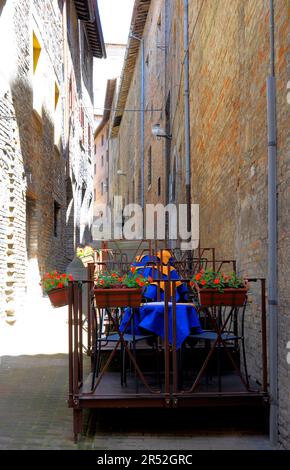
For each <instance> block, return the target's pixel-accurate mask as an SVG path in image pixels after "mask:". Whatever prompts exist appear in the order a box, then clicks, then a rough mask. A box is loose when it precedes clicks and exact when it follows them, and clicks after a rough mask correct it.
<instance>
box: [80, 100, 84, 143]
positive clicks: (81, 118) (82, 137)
mask: <svg viewBox="0 0 290 470" xmlns="http://www.w3.org/2000/svg"><path fill="white" fill-rule="evenodd" d="M80 124H81V129H82V131H81V132H82V135H81V142H82V144H83V145H84V143H85V113H84V110H83V108H82V107H81V108H80Z"/></svg>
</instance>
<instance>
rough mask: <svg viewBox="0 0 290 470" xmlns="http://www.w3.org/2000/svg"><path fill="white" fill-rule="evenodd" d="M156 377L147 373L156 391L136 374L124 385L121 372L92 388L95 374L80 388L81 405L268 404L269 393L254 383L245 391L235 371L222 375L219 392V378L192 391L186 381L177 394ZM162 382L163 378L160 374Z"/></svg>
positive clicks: (141, 406)
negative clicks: (166, 388)
mask: <svg viewBox="0 0 290 470" xmlns="http://www.w3.org/2000/svg"><path fill="white" fill-rule="evenodd" d="M156 379H157V378H156V376H154V375H153V374H146V380H147V381H148V384H149V385H150V387H152V390H153V393H150V392H149V391H148V390H147V389H146V387H145V386H144V385H143V384H142V383H141V381H140V380H137V389H136V380H135V377H134V376H133V375H128V376H127V385H126V386H122V385H121V381H120V373H119V372H106V373H105V374H104V376H103V377H102V380H101V381H100V384H99V385H98V387H97V389H96V390H94V391H93V392H92V391H91V384H92V373H90V374H89V375H88V376H87V378H86V380H85V382H84V384H83V386H82V387H81V388H80V394H79V402H80V407H81V408H104V407H109V408H114V407H115V408H146V407H165V408H176V407H195V406H237V405H239V406H243V405H244V406H267V403H268V402H267V397H266V395H265V394H264V393H263V392H261V391H259V389H258V386H257V385H256V386H254V384H252V388H251V391H250V392H249V391H246V390H245V388H244V387H243V384H242V383H241V381H240V378H239V377H238V376H237V374H235V373H234V372H230V373H228V374H225V375H224V376H223V377H222V391H221V392H219V391H218V379H217V377H212V378H210V379H209V378H208V379H206V378H204V379H202V381H201V383H200V385H199V387H198V389H197V390H196V391H194V392H193V393H190V392H189V389H190V386H191V385H192V381H191V382H190V381H189V380H187V381H186V382H185V383H184V384H183V387H182V389H181V388H180V390H179V392H178V393H177V394H173V392H172V388H171V391H170V394H169V395H168V394H165V393H164V386H163V384H162V383H161V386H159V384H158V383H157V380H156ZM161 381H162V377H161Z"/></svg>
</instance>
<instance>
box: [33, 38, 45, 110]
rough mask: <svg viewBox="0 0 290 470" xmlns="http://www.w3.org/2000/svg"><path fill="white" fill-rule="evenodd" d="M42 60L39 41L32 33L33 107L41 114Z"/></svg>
mask: <svg viewBox="0 0 290 470" xmlns="http://www.w3.org/2000/svg"><path fill="white" fill-rule="evenodd" d="M42 104H43V61H42V54H41V46H40V43H39V41H38V39H37V37H36V35H35V33H33V109H34V110H35V111H36V112H37V114H38V115H39V116H40V117H41V116H42Z"/></svg>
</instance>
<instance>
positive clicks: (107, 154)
mask: <svg viewBox="0 0 290 470" xmlns="http://www.w3.org/2000/svg"><path fill="white" fill-rule="evenodd" d="M106 161H107V162H108V161H109V150H106Z"/></svg>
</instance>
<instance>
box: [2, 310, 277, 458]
mask: <svg viewBox="0 0 290 470" xmlns="http://www.w3.org/2000/svg"><path fill="white" fill-rule="evenodd" d="M39 312H41V313H39ZM66 351H67V323H66V309H57V310H52V309H51V308H50V306H48V305H46V304H45V305H43V308H41V309H40V310H38V313H37V314H34V313H33V312H30V313H29V314H27V315H26V316H25V317H24V316H23V318H22V319H19V320H18V321H17V322H16V323H15V325H13V326H9V325H6V324H5V323H1V324H0V449H96V450H97V449H102V450H110V449H117V450H126V449H140V450H142V449H143V450H145V449H152V450H154V449H180V450H196V449H201V450H209V449H270V448H271V447H270V445H269V441H268V437H267V436H266V435H265V434H263V433H262V431H261V430H260V429H259V427H260V426H255V429H254V430H253V428H252V430H251V431H249V429H250V427H251V426H248V424H247V420H245V419H244V420H243V422H241V423H240V425H239V426H237V425H236V426H235V427H234V426H233V423H232V422H230V421H229V419H228V418H226V417H224V418H225V419H224V420H223V422H224V426H223V428H220V427H219V426H218V424H215V423H217V422H218V421H217V420H218V419H219V418H218V417H215V416H214V414H213V412H212V411H207V412H206V411H203V412H202V413H200V412H199V416H197V414H196V413H197V412H193V411H192V412H190V414H188V412H187V413H186V414H183V415H182V412H181V411H180V412H176V413H175V415H174V414H172V415H171V416H169V415H168V413H167V414H166V413H165V414H164V410H163V411H160V412H156V410H154V411H152V412H150V411H148V410H146V412H144V411H143V412H141V411H140V413H139V412H138V413H137V412H136V411H134V412H132V411H128V410H125V411H124V410H120V411H112V410H110V411H109V410H105V411H103V412H102V413H99V414H98V415H97V414H96V412H95V413H90V412H87V414H86V415H85V423H86V425H85V433H84V435H83V436H82V438H81V440H80V442H79V443H78V444H77V445H75V444H74V443H73V442H72V410H70V409H69V408H68V407H67V404H66V399H67V383H68V370H67V354H66ZM168 411H169V410H165V412H168ZM175 411H176V410H175ZM203 413H204V414H203ZM205 414H207V415H208V416H210V417H211V418H212V420H211V422H210V420H204V418H205ZM211 415H212V416H211ZM136 423H138V425H137V424H136ZM256 424H257V423H256ZM237 428H239V430H237Z"/></svg>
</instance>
